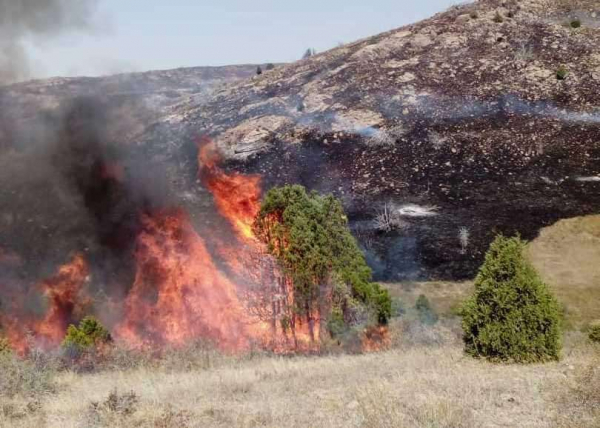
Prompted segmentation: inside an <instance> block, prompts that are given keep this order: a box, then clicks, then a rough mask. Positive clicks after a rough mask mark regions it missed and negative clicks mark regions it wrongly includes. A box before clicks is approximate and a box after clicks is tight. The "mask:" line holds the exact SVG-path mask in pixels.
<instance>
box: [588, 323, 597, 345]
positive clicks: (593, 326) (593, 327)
mask: <svg viewBox="0 0 600 428" xmlns="http://www.w3.org/2000/svg"><path fill="white" fill-rule="evenodd" d="M588 336H589V338H590V340H591V341H592V342H596V343H600V321H594V322H593V323H592V324H591V325H590V328H589V330H588Z"/></svg>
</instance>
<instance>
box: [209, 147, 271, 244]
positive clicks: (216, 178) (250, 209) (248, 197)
mask: <svg viewBox="0 0 600 428" xmlns="http://www.w3.org/2000/svg"><path fill="white" fill-rule="evenodd" d="M218 159H219V157H218V155H217V153H216V151H215V146H214V144H213V143H211V142H210V141H209V140H208V139H204V140H203V141H202V142H201V143H200V147H199V150H198V164H199V165H200V176H201V178H202V179H203V182H204V183H205V185H206V186H207V187H208V189H209V190H210V192H211V193H212V194H213V197H214V199H215V204H216V205H217V209H218V210H219V212H220V213H221V215H222V216H223V217H225V218H226V219H227V220H229V222H230V223H231V224H232V226H233V227H234V229H235V231H236V233H238V235H239V236H240V237H241V238H242V239H245V240H254V239H256V238H255V237H254V233H253V232H252V224H253V223H254V219H255V217H256V215H257V214H258V211H259V209H260V181H261V180H260V176H259V175H243V174H239V173H233V174H229V175H228V174H225V173H224V172H223V171H221V170H220V169H219V168H218V166H217V162H218Z"/></svg>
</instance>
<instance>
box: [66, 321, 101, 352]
mask: <svg viewBox="0 0 600 428" xmlns="http://www.w3.org/2000/svg"><path fill="white" fill-rule="evenodd" d="M110 341H111V337H110V334H109V332H108V330H106V329H105V328H104V326H102V324H100V322H99V321H98V320H97V319H96V318H94V317H85V318H84V319H83V320H81V322H80V323H79V326H78V327H77V326H74V325H70V326H69V328H68V329H67V334H66V336H65V339H64V341H63V346H65V347H74V348H77V349H80V350H85V349H89V348H92V347H94V346H96V345H100V344H103V343H107V342H110Z"/></svg>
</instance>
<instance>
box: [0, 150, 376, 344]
mask: <svg viewBox="0 0 600 428" xmlns="http://www.w3.org/2000/svg"><path fill="white" fill-rule="evenodd" d="M219 160H220V159H219V156H218V153H217V151H216V150H215V147H214V145H213V144H212V143H211V142H210V141H209V140H208V139H203V140H202V141H201V142H200V144H199V151H198V163H199V177H200V179H201V181H202V183H203V184H204V186H205V187H206V188H207V189H208V190H209V191H210V192H211V193H212V195H213V198H214V202H215V205H216V208H217V210H218V212H219V214H220V215H221V216H222V217H223V218H225V219H226V220H227V221H228V222H229V223H230V224H231V228H232V231H233V232H234V235H235V238H236V239H234V240H222V239H221V233H217V232H216V231H212V230H202V231H201V233H199V232H198V230H196V228H195V227H194V224H193V222H192V221H191V218H190V217H189V215H188V214H187V213H186V212H185V210H184V209H183V208H178V207H173V208H168V207H167V208H164V209H158V210H156V211H155V212H145V213H140V216H141V228H140V231H139V233H138V235H137V237H136V240H135V250H134V254H133V260H134V262H135V276H134V281H133V284H132V285H130V284H122V287H121V289H122V290H128V291H127V293H126V295H125V298H124V299H119V297H117V296H107V297H108V302H109V303H107V304H106V305H105V307H104V312H107V311H108V312H110V314H111V315H110V317H109V318H112V317H113V315H115V314H119V316H121V318H119V320H118V321H117V323H116V325H115V326H114V328H113V329H112V330H113V332H112V333H113V337H114V338H115V339H116V340H117V341H119V342H121V343H124V344H126V345H128V346H130V347H135V348H148V347H151V348H155V347H162V346H183V345H185V344H187V343H190V342H192V341H195V340H199V339H203V340H206V339H208V340H210V341H212V342H214V343H215V344H217V345H218V346H219V347H220V348H221V349H223V350H229V351H242V350H246V349H249V347H250V346H252V345H254V344H257V345H259V346H268V347H270V348H271V349H273V350H275V351H279V352H285V351H289V350H296V349H314V347H315V346H318V338H319V330H320V325H319V323H320V320H319V319H318V317H311V319H310V320H309V319H305V318H306V317H304V318H303V317H300V316H299V315H298V314H297V313H296V312H295V310H294V309H293V308H294V307H295V305H294V293H293V287H292V285H291V284H290V282H289V280H287V279H286V278H285V277H284V276H283V275H281V274H280V273H279V271H278V269H277V267H276V263H275V262H274V260H273V259H272V258H269V256H268V255H267V254H266V249H265V247H264V245H263V244H262V243H261V242H260V241H259V240H258V239H257V238H256V237H255V236H254V234H253V230H252V224H253V222H254V219H255V217H256V215H257V213H258V211H259V209H260V195H261V177H260V176H258V175H243V174H240V173H231V174H228V173H226V172H224V171H223V170H222V169H221V168H220V167H219V166H218V164H219ZM125 174H126V171H125V170H124V169H123V168H121V166H119V165H118V164H114V165H109V166H107V167H105V168H104V169H103V172H102V177H104V178H106V177H108V178H110V179H114V180H118V181H124V180H125V178H126V177H125ZM219 232H222V231H219ZM207 242H209V243H210V244H211V245H210V246H208V245H207ZM0 256H1V257H0V258H2V260H4V261H3V262H7V260H9V259H8V258H7V257H6V255H5V254H4V253H0ZM217 256H218V260H217V259H216V258H215V257H217ZM11 260H12V259H11ZM221 262H224V266H228V268H226V269H222V268H220V267H221ZM89 276H90V269H89V267H88V264H87V262H86V260H85V259H84V257H83V256H82V255H81V254H78V255H76V256H75V257H74V258H73V259H72V260H71V261H70V262H69V263H67V264H65V265H63V266H61V267H59V268H58V270H57V273H56V275H54V276H53V277H51V278H49V279H46V280H43V281H41V282H40V284H39V286H38V290H39V291H40V294H41V295H43V296H44V298H45V301H46V302H47V309H46V311H45V313H44V314H43V315H42V316H38V317H33V318H32V317H30V316H29V315H27V314H24V313H23V311H22V308H24V307H26V305H25V302H24V299H25V298H26V297H23V296H15V297H16V298H15V299H14V301H15V303H14V304H13V305H14V306H13V307H11V308H10V310H9V311H6V314H4V315H3V314H0V325H2V326H3V328H4V329H5V333H6V334H7V337H8V339H9V341H10V343H11V344H12V346H13V347H14V348H15V349H16V350H17V351H18V352H20V353H25V352H26V351H27V348H28V346H29V343H28V339H27V337H28V336H30V337H33V338H34V340H35V343H36V344H37V345H38V346H40V347H42V348H44V349H50V348H52V347H56V346H59V345H60V343H61V342H62V340H63V338H64V335H65V332H66V329H67V327H68V325H69V324H70V323H75V322H77V321H78V320H79V319H80V318H81V316H82V315H85V314H84V313H83V312H84V311H82V307H83V306H85V304H86V302H88V299H87V298H86V296H85V293H84V285H85V284H86V281H88V278H89ZM114 305H117V306H119V307H118V308H117V309H115V307H113V306H114ZM7 314H9V315H7ZM10 314H12V315H10ZM15 314H16V315H15ZM28 333H31V335H28ZM386 337H387V333H386V331H383V330H380V331H370V332H369V334H366V336H365V343H364V344H363V346H364V348H365V349H367V350H368V349H380V345H379V344H380V343H381V342H386V340H387V339H386Z"/></svg>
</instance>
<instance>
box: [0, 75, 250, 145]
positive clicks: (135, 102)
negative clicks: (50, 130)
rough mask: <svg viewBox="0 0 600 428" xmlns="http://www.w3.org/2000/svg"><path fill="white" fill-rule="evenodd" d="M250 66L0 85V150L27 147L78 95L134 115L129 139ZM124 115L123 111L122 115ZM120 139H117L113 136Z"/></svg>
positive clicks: (235, 76) (237, 76) (199, 99)
mask: <svg viewBox="0 0 600 428" xmlns="http://www.w3.org/2000/svg"><path fill="white" fill-rule="evenodd" d="M256 67H257V66H256V65H232V66H223V67H191V68H179V69H175V70H157V71H147V72H142V73H127V74H117V75H112V76H106V77H70V78H63V77H57V78H52V79H48V80H32V81H29V82H23V83H16V84H12V85H7V86H2V87H0V149H2V148H7V146H8V147H13V146H14V147H21V148H23V147H22V146H24V145H25V146H26V147H27V146H29V145H30V144H31V143H32V140H33V142H34V143H35V142H36V140H37V138H39V136H38V135H36V134H34V133H33V132H32V129H31V128H38V127H40V126H41V124H44V123H46V122H48V121H51V120H52V119H56V116H60V114H59V111H60V109H61V108H64V105H65V104H66V103H68V102H69V101H70V100H72V99H74V98H78V97H94V98H101V99H105V100H106V99H108V100H110V103H111V109H113V110H115V111H117V110H120V111H119V112H118V113H115V115H117V114H118V115H124V114H131V115H132V116H134V117H136V118H137V119H138V120H137V123H135V124H134V125H136V127H137V129H133V130H128V134H127V135H131V134H133V135H135V133H136V131H137V132H141V131H142V130H143V129H145V128H146V127H148V126H151V125H152V124H153V123H154V122H155V121H157V120H158V119H159V118H160V117H162V116H165V115H167V114H168V113H169V109H170V108H172V107H173V106H175V105H176V104H178V103H180V102H182V100H188V99H189V100H193V101H194V103H196V104H198V103H201V102H202V101H203V100H204V99H206V98H207V97H208V95H209V94H210V93H211V92H212V91H214V90H215V89H216V88H217V87H218V86H219V85H222V84H226V83H233V82H235V81H236V80H242V79H246V78H248V77H250V76H252V75H254V74H255V73H256ZM125 112H126V113H125ZM119 139H120V140H121V141H122V140H124V139H126V138H124V136H123V135H120V136H119Z"/></svg>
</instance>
